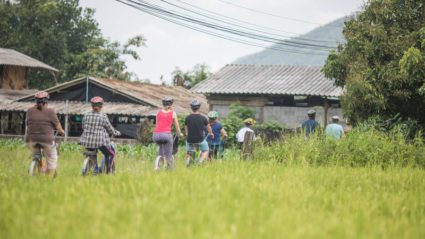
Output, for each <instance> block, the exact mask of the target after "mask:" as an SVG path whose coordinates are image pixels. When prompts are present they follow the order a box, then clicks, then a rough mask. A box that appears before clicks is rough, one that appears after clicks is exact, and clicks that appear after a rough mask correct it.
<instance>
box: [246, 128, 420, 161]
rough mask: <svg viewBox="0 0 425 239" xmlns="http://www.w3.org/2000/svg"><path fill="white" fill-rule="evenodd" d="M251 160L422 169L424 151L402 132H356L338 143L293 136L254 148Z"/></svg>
mask: <svg viewBox="0 0 425 239" xmlns="http://www.w3.org/2000/svg"><path fill="white" fill-rule="evenodd" d="M253 158H254V159H255V160H264V159H267V160H272V161H275V162H279V163H283V164H285V165H292V164H296V165H313V166H349V167H370V166H373V167H375V166H378V167H382V168H385V167H389V166H401V167H405V166H414V167H420V168H425V147H424V142H423V140H422V138H420V137H416V138H414V140H412V141H408V140H406V139H405V137H404V135H403V132H402V131H399V132H398V133H396V132H395V131H394V132H393V134H392V135H391V136H388V135H387V134H385V133H382V132H379V131H377V130H374V129H370V130H367V131H363V130H361V129H355V130H353V131H352V132H350V134H349V136H348V137H346V138H343V139H341V140H339V141H337V140H332V139H326V138H324V137H321V136H320V135H318V134H315V135H311V136H310V137H309V138H305V136H304V135H302V134H296V135H293V136H290V137H289V138H288V139H285V140H281V141H277V142H274V143H272V144H271V146H262V147H257V148H256V150H255V151H254V157H253Z"/></svg>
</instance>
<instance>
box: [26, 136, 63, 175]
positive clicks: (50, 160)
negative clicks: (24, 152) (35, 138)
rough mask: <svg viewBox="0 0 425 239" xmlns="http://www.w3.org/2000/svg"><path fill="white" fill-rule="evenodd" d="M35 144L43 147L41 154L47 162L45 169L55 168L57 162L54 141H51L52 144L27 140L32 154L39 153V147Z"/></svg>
mask: <svg viewBox="0 0 425 239" xmlns="http://www.w3.org/2000/svg"><path fill="white" fill-rule="evenodd" d="M37 144H39V145H41V146H42V147H43V156H44V158H45V159H46V162H47V169H56V167H57V163H58V152H57V151H56V143H55V142H53V143H52V144H47V143H35V142H29V143H28V144H27V145H28V148H29V149H30V150H31V152H32V153H33V154H35V153H41V152H40V148H38V147H36V145H37Z"/></svg>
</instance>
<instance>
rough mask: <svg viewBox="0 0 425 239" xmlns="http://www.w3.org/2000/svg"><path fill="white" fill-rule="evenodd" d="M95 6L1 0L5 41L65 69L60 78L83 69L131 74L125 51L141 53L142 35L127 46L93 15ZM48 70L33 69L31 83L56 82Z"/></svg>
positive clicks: (0, 30)
mask: <svg viewBox="0 0 425 239" xmlns="http://www.w3.org/2000/svg"><path fill="white" fill-rule="evenodd" d="M93 15H94V10H93V9H90V8H85V9H83V8H82V7H79V1H78V0H36V1H34V0H17V1H2V2H0V46H1V47H5V48H12V49H15V50H17V51H20V52H22V53H24V54H27V55H29V56H31V57H34V58H36V59H38V60H41V61H43V62H45V63H47V64H49V65H51V66H53V67H55V68H57V69H59V70H60V74H59V81H60V82H64V81H68V80H72V79H74V78H76V77H79V76H81V75H87V74H90V75H95V76H101V77H114V78H119V79H129V78H130V77H131V73H129V72H126V71H125V70H126V65H125V62H124V61H123V60H121V59H120V57H121V56H122V55H124V54H127V55H130V56H132V57H133V58H135V59H139V56H138V54H137V52H136V51H135V50H134V48H132V47H140V46H143V44H144V42H145V39H144V38H143V37H142V36H136V37H134V38H132V39H130V40H129V41H128V42H127V43H126V44H125V45H124V46H121V45H120V44H119V43H118V42H110V41H109V40H107V39H105V38H104V37H103V36H102V34H101V31H100V29H99V26H98V23H97V22H96V21H95V20H94V18H93ZM46 78H51V76H49V75H48V74H47V73H46V72H44V71H33V72H30V75H29V83H30V86H37V87H40V86H41V87H47V86H51V84H52V82H49V81H46V80H44V79H46Z"/></svg>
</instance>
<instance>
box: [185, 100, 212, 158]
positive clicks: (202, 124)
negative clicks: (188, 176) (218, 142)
mask: <svg viewBox="0 0 425 239" xmlns="http://www.w3.org/2000/svg"><path fill="white" fill-rule="evenodd" d="M200 107H201V102H199V101H198V100H193V101H192V103H191V104H190V108H191V109H192V114H190V115H188V116H187V117H186V119H185V122H184V129H185V132H186V135H187V139H186V164H189V163H190V162H189V160H190V154H189V152H190V151H192V150H194V149H192V146H191V144H199V146H200V149H201V152H202V153H201V159H200V162H202V161H203V160H205V159H207V158H208V151H209V148H208V143H207V141H206V140H205V138H206V135H205V131H204V129H205V128H206V129H207V132H208V135H210V136H211V138H214V134H213V133H212V131H211V126H210V124H209V122H208V120H207V118H205V117H204V116H202V115H201V113H200V112H199V108H200Z"/></svg>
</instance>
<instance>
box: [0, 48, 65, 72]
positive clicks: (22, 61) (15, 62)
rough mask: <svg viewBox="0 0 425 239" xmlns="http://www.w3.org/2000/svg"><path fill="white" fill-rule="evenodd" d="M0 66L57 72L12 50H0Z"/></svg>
mask: <svg viewBox="0 0 425 239" xmlns="http://www.w3.org/2000/svg"><path fill="white" fill-rule="evenodd" d="M0 65H11V66H25V67H35V68H43V69H47V70H50V71H58V70H57V69H56V68H53V67H51V66H49V65H47V64H45V63H43V62H41V61H38V60H36V59H34V58H31V57H29V56H27V55H24V54H22V53H20V52H17V51H15V50H12V49H6V48H0Z"/></svg>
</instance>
